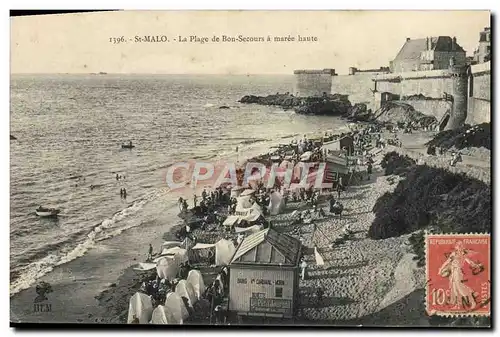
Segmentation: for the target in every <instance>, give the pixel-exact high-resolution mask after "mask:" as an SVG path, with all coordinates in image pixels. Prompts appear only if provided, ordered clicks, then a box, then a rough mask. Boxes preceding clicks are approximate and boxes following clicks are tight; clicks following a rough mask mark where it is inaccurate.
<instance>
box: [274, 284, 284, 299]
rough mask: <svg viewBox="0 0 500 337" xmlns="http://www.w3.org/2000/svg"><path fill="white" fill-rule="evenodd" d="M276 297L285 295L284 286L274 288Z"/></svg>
mask: <svg viewBox="0 0 500 337" xmlns="http://www.w3.org/2000/svg"><path fill="white" fill-rule="evenodd" d="M274 297H280V298H281V297H283V288H282V287H276V288H274Z"/></svg>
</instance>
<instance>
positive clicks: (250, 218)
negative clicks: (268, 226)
mask: <svg viewBox="0 0 500 337" xmlns="http://www.w3.org/2000/svg"><path fill="white" fill-rule="evenodd" d="M261 216H262V212H260V211H258V210H256V209H250V210H249V212H248V214H247V215H246V216H240V222H241V221H246V222H250V223H251V222H255V221H257V220H258V219H259V218H260V217H261Z"/></svg>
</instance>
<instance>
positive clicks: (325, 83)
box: [293, 69, 335, 97]
mask: <svg viewBox="0 0 500 337" xmlns="http://www.w3.org/2000/svg"><path fill="white" fill-rule="evenodd" d="M334 74H335V70H334V69H324V70H295V71H294V77H295V82H294V87H293V94H294V95H295V96H299V97H305V96H321V95H323V93H325V92H326V93H327V94H328V93H330V91H331V88H332V77H334Z"/></svg>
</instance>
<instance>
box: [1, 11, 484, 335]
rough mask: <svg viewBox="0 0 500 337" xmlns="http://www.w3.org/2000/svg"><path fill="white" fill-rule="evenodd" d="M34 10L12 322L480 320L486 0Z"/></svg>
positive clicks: (22, 76)
mask: <svg viewBox="0 0 500 337" xmlns="http://www.w3.org/2000/svg"><path fill="white" fill-rule="evenodd" d="M35 14H36V13H34V14H33V15H28V16H13V17H11V19H10V21H11V42H10V60H11V64H10V69H11V82H10V90H11V91H10V102H11V105H10V168H11V170H10V322H11V325H12V326H15V327H23V326H26V325H27V324H33V323H53V324H58V323H72V324H80V323H82V324H83V323H84V324H96V325H100V326H103V327H106V326H108V327H109V326H113V325H117V324H118V325H121V324H137V325H142V326H144V327H150V326H153V325H165V326H167V327H168V325H179V324H183V325H186V326H194V325H207V326H219V327H231V326H237V325H251V326H270V325H279V326H297V327H299V326H319V325H321V326H325V325H326V326H331V327H337V326H353V327H359V326H363V327H387V326H391V327H393V326H398V327H428V328H437V327H451V326H453V327H457V326H459V327H490V326H491V321H490V306H491V304H490V301H491V287H492V282H491V281H492V280H491V275H492V273H491V265H490V261H491V244H490V236H489V235H490V233H491V228H492V203H491V151H492V142H491V124H490V121H491V97H490V95H491V62H492V60H491V50H492V40H491V36H492V28H491V27H492V25H491V21H490V20H491V19H490V12H489V11H108V12H86V13H84V12H80V13H66V14H46V15H35ZM426 233H427V234H426ZM431 233H436V234H431Z"/></svg>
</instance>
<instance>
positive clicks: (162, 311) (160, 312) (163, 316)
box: [151, 305, 178, 324]
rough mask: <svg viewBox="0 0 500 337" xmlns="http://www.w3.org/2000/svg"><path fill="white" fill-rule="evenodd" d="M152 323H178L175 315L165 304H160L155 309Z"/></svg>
mask: <svg viewBox="0 0 500 337" xmlns="http://www.w3.org/2000/svg"><path fill="white" fill-rule="evenodd" d="M151 324H178V322H177V321H176V319H175V318H174V315H173V314H172V313H171V312H170V311H168V309H166V308H165V306H163V305H159V306H157V307H156V309H155V310H153V317H152V318H151Z"/></svg>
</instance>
